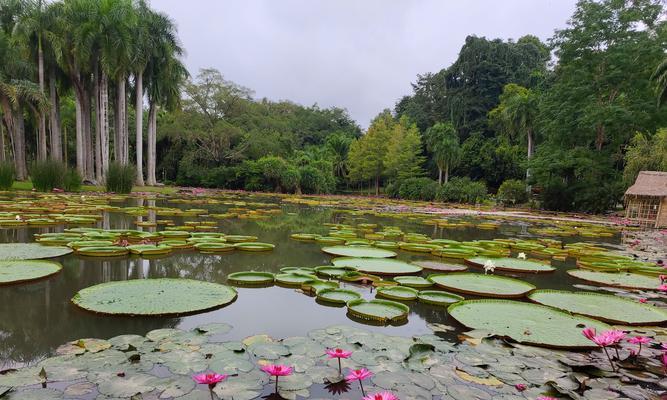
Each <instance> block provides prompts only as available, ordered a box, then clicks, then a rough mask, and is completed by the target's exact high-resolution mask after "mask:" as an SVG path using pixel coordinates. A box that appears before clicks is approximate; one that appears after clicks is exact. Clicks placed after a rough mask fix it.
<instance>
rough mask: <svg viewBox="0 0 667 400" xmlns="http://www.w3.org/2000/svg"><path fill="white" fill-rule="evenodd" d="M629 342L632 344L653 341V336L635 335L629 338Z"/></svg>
mask: <svg viewBox="0 0 667 400" xmlns="http://www.w3.org/2000/svg"><path fill="white" fill-rule="evenodd" d="M628 343H632V344H646V343H651V338H647V337H646V336H633V337H631V338H630V339H628Z"/></svg>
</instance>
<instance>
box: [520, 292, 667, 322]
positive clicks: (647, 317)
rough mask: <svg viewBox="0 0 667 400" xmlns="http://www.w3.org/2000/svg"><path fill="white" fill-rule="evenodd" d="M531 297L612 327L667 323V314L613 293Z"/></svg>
mask: <svg viewBox="0 0 667 400" xmlns="http://www.w3.org/2000/svg"><path fill="white" fill-rule="evenodd" d="M528 298H529V299H530V300H532V301H534V302H536V303H539V304H542V305H545V306H549V307H554V308H558V309H560V310H564V311H568V312H571V313H575V314H581V315H585V316H587V317H591V318H595V319H599V320H601V321H604V322H608V323H612V324H625V325H656V324H661V323H663V322H665V321H667V312H666V311H663V310H662V309H660V308H658V307H655V306H652V305H650V304H642V303H639V302H636V301H633V300H629V299H625V298H622V297H618V296H614V295H610V294H601V293H592V292H569V291H566V290H535V291H533V292H532V293H531V294H529V295H528Z"/></svg>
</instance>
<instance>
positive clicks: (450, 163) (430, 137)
mask: <svg viewBox="0 0 667 400" xmlns="http://www.w3.org/2000/svg"><path fill="white" fill-rule="evenodd" d="M424 136H425V141H426V147H427V149H428V150H429V151H430V152H431V153H432V154H433V160H434V161H435V164H436V165H437V167H438V183H439V184H441V185H442V174H443V172H444V173H445V183H447V182H449V172H450V170H451V169H452V168H453V167H455V166H456V165H457V164H458V163H459V161H460V160H461V147H460V145H459V136H458V134H457V133H456V129H455V128H454V125H453V124H452V123H451V122H438V123H437V124H435V125H433V126H432V127H430V128H428V129H427V130H426V134H425V135H424Z"/></svg>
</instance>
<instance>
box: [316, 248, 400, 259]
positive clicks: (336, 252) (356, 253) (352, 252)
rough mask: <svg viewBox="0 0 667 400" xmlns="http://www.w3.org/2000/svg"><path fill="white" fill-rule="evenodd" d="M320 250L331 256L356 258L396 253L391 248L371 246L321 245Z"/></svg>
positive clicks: (382, 256) (394, 254)
mask: <svg viewBox="0 0 667 400" xmlns="http://www.w3.org/2000/svg"><path fill="white" fill-rule="evenodd" d="M322 251H323V252H325V253H327V254H330V255H332V256H338V257H356V258H391V257H396V253H395V252H393V251H391V250H386V249H378V248H377V247H371V246H331V247H322Z"/></svg>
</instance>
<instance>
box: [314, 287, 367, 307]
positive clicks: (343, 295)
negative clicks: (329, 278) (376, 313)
mask: <svg viewBox="0 0 667 400" xmlns="http://www.w3.org/2000/svg"><path fill="white" fill-rule="evenodd" d="M360 298H361V294H359V292H355V291H354V290H348V289H322V290H320V291H319V292H317V299H318V300H320V301H324V302H327V303H335V304H347V302H348V301H351V300H357V299H360Z"/></svg>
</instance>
